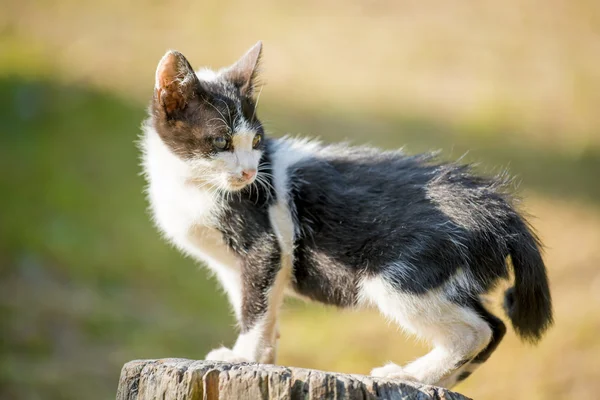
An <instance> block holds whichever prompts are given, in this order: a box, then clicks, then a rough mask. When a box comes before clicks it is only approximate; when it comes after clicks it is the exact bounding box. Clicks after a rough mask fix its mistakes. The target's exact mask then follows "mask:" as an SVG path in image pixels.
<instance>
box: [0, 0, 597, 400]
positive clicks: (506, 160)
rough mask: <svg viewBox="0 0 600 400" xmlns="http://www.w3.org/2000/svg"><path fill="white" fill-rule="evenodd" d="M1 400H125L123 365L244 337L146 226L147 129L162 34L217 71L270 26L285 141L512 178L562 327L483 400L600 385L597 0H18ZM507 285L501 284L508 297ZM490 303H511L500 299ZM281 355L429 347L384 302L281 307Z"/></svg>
mask: <svg viewBox="0 0 600 400" xmlns="http://www.w3.org/2000/svg"><path fill="white" fill-rule="evenodd" d="M1 10H2V11H1V12H0V170H1V171H2V172H1V173H0V323H1V325H0V398H2V399H82V398H85V399H91V400H94V399H106V398H113V397H114V394H115V391H116V385H117V380H118V376H119V371H120V368H121V366H122V364H123V363H125V362H126V361H128V360H131V359H136V358H158V357H186V358H202V357H203V356H204V355H205V354H206V352H207V351H208V350H210V349H211V348H213V347H216V346H217V345H219V344H221V343H223V344H226V345H229V344H231V343H232V342H233V340H234V339H235V329H234V327H233V325H234V321H233V319H232V317H231V316H230V314H229V311H228V307H227V304H226V301H225V296H224V295H223V294H222V293H220V291H219V290H218V288H217V284H216V282H214V281H213V280H212V279H210V278H209V277H208V274H207V272H206V271H205V270H203V269H201V268H199V267H198V265H197V263H195V262H194V261H192V260H190V259H185V258H183V257H182V256H181V255H179V254H178V252H177V251H175V250H174V249H173V248H172V247H170V246H169V245H168V244H167V243H165V242H164V241H163V240H161V238H160V236H159V234H158V233H157V232H156V230H155V229H154V227H153V226H152V224H151V223H150V221H149V217H148V214H147V212H146V207H147V204H146V201H145V199H144V195H143V186H144V182H143V180H142V178H141V177H140V176H139V172H140V168H139V165H138V164H139V159H138V156H139V154H138V151H137V149H136V147H135V144H134V142H135V141H136V138H137V136H138V134H139V126H140V123H141V121H142V119H143V118H144V115H145V107H146V105H147V104H148V101H149V99H150V97H151V95H152V89H153V85H154V82H153V79H154V70H155V67H156V64H157V62H158V60H159V59H160V57H161V56H162V54H163V53H164V52H165V50H167V49H168V48H176V49H178V50H180V51H182V52H183V53H184V54H186V56H187V57H188V58H189V60H190V61H191V62H192V64H193V65H194V67H195V68H199V67H200V66H212V67H221V66H225V65H228V64H229V63H231V62H233V61H234V60H236V59H237V57H239V56H240V55H241V54H243V52H244V51H245V50H246V49H247V48H248V47H250V46H251V45H252V44H254V43H255V42H256V41H257V40H259V39H262V40H263V41H264V58H263V78H264V82H265V83H266V85H265V87H264V91H263V92H262V95H261V100H260V108H259V114H260V116H261V117H262V119H263V120H264V121H265V123H266V126H267V128H268V129H269V131H270V132H271V133H272V134H273V135H274V136H280V135H283V134H285V133H293V134H302V135H306V136H320V137H322V138H323V139H324V140H325V141H336V140H341V139H345V138H348V139H351V140H352V141H353V142H354V143H371V144H374V145H377V146H381V147H386V148H397V147H400V146H406V147H405V148H406V150H407V151H408V152H411V153H414V152H419V151H423V150H427V149H443V150H444V154H445V157H448V158H456V157H459V156H461V155H463V154H464V153H465V152H466V151H467V150H469V153H468V154H467V156H466V159H467V160H469V161H476V162H479V168H480V170H481V171H482V172H485V173H493V172H497V171H499V170H500V169H501V168H505V167H508V168H509V170H510V171H511V172H512V173H513V174H516V175H517V176H518V177H519V181H520V182H521V184H520V186H519V190H520V192H521V194H522V195H523V197H524V198H525V201H524V203H523V208H524V209H525V210H526V211H527V212H529V213H531V214H533V215H535V218H534V219H533V220H532V222H533V223H534V225H535V226H536V227H537V228H538V230H539V232H540V235H541V237H542V239H543V240H544V242H545V243H546V245H547V251H546V260H547V265H548V268H549V274H550V280H551V284H552V289H553V293H554V299H555V304H556V326H555V327H554V328H553V330H551V331H550V333H549V334H548V336H547V337H546V338H545V339H544V340H543V341H542V343H541V344H540V346H538V347H536V348H533V347H530V346H527V345H524V344H521V343H519V342H518V340H517V339H516V338H515V336H514V334H513V333H512V332H511V333H509V334H508V335H507V338H506V340H505V341H504V342H503V343H502V344H501V346H500V348H499V351H497V352H496V353H495V354H494V356H493V357H492V358H491V359H490V360H489V361H488V362H487V363H486V364H485V365H484V366H483V367H482V368H481V369H479V370H478V371H477V373H475V374H474V375H473V377H472V378H470V379H469V380H467V381H466V382H465V383H464V384H462V385H461V386H459V387H458V388H457V390H458V391H461V392H462V393H464V394H466V395H468V396H471V397H475V398H486V399H494V398H498V399H501V398H502V399H506V398H527V399H548V398H552V399H571V398H594V397H596V396H597V393H598V391H599V390H600V379H598V378H599V375H598V374H599V373H600V335H599V334H598V332H600V269H599V266H600V112H599V106H600V3H599V2H597V1H591V0H576V1H573V0H572V1H569V0H551V1H541V0H519V1H517V0H509V1H505V2H497V1H492V0H481V1H478V2H460V1H443V2H442V1H438V2H434V1H387V2H386V1H376V0H370V1H342V0H324V1H317V0H309V1H303V2H287V1H283V2H282V1H275V0H272V1H254V2H245V1H242V0H239V1H229V2H216V1H215V2H204V1H195V2H185V1H180V0H175V1H169V2H159V1H124V0H119V1H116V0H108V1H102V2H92V1H75V0H63V1H49V0H37V1H35V2H34V1H31V0H25V1H17V0H12V1H11V0H8V1H7V0H4V1H2V2H1ZM496 300H499V299H496ZM497 302H498V301H497ZM281 325H282V326H281V330H282V332H281V333H282V338H281V341H280V346H281V350H280V358H279V362H280V363H281V364H285V365H294V366H301V367H312V368H319V369H325V370H336V371H344V372H353V373H368V371H369V370H370V369H371V368H373V367H375V366H378V365H381V364H383V363H384V362H386V361H388V360H394V361H396V362H399V363H402V362H406V361H408V360H410V359H412V358H414V357H416V356H418V355H420V354H423V353H424V352H425V350H426V348H425V347H424V346H423V345H422V344H420V343H416V342H415V341H413V340H411V339H409V338H406V337H405V336H403V335H402V334H401V333H400V331H399V330H398V329H397V328H396V327H394V326H391V325H388V323H387V322H386V321H385V320H384V319H383V318H381V317H380V316H379V315H377V313H375V312H368V311H361V312H349V311H344V312H339V311H337V310H332V309H328V308H323V307H321V306H318V305H306V304H302V303H296V302H292V303H289V304H287V305H286V307H285V309H284V312H283V321H282V324H281Z"/></svg>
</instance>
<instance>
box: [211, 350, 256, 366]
mask: <svg viewBox="0 0 600 400" xmlns="http://www.w3.org/2000/svg"><path fill="white" fill-rule="evenodd" d="M204 359H205V360H207V361H226V362H230V363H241V362H250V360H248V359H247V358H244V357H242V356H239V355H237V354H235V353H234V352H233V351H232V350H231V349H228V348H227V347H220V348H218V349H214V350H212V351H211V352H210V353H208V354H207V355H206V357H204Z"/></svg>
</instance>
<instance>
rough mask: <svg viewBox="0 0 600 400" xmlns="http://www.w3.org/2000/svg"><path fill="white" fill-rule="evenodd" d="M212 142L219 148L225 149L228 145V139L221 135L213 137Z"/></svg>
mask: <svg viewBox="0 0 600 400" xmlns="http://www.w3.org/2000/svg"><path fill="white" fill-rule="evenodd" d="M213 144H214V145H215V147H216V148H217V149H219V150H225V149H227V147H229V140H227V139H225V138H224V137H223V136H217V137H216V138H214V139H213Z"/></svg>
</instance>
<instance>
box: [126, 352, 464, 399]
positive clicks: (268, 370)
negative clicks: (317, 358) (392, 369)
mask: <svg viewBox="0 0 600 400" xmlns="http://www.w3.org/2000/svg"><path fill="white" fill-rule="evenodd" d="M150 399H161V400H175V399H186V400H203V399H206V400H216V399H282V400H283V399H294V400H296V399H310V400H313V399H314V400H316V399H344V400H354V399H361V400H363V399H369V400H374V399H398V400H399V399H419V400H421V399H423V400H424V399H437V400H443V399H445V400H466V399H467V397H465V396H462V395H460V394H458V393H454V392H451V391H449V390H446V389H443V388H439V387H434V386H427V385H422V384H419V383H415V382H399V381H390V380H384V379H379V378H371V377H368V376H364V375H348V374H339V373H335V372H323V371H317V370H312V369H304V368H293V367H282V366H277V365H265V364H254V363H241V364H229V363H223V362H217V361H194V360H186V359H178V358H168V359H162V360H136V361H130V362H128V363H127V364H125V366H124V367H123V369H122V371H121V378H120V380H119V387H118V390H117V400H150Z"/></svg>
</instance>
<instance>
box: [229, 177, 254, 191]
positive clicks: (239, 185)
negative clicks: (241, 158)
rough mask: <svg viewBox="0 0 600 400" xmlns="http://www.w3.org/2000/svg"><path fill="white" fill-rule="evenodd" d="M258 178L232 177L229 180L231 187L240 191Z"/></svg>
mask: <svg viewBox="0 0 600 400" xmlns="http://www.w3.org/2000/svg"><path fill="white" fill-rule="evenodd" d="M255 179H256V178H252V179H247V180H246V179H231V180H229V182H228V185H229V188H230V190H232V191H239V190H242V189H244V188H245V187H246V186H250V185H252V184H253V183H254V181H255Z"/></svg>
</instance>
